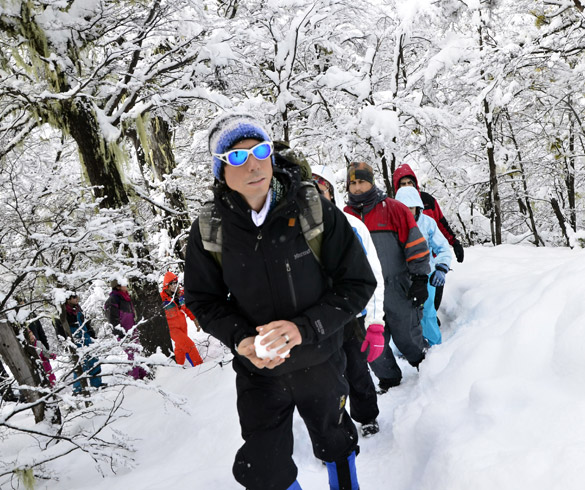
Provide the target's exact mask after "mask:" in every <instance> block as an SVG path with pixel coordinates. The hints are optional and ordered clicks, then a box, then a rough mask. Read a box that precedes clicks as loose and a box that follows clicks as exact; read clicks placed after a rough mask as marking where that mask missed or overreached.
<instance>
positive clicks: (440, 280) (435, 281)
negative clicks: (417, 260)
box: [430, 264, 449, 287]
mask: <svg viewBox="0 0 585 490" xmlns="http://www.w3.org/2000/svg"><path fill="white" fill-rule="evenodd" d="M447 272H449V267H447V266H446V265H445V264H437V265H436V266H435V272H433V273H432V274H431V280H430V283H431V286H434V287H439V286H444V285H445V274H447Z"/></svg>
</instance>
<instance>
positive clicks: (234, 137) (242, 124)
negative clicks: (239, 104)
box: [208, 113, 274, 181]
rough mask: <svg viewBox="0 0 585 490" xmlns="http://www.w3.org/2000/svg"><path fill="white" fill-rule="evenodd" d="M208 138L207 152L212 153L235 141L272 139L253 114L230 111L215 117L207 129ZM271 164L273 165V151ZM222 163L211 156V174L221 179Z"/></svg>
mask: <svg viewBox="0 0 585 490" xmlns="http://www.w3.org/2000/svg"><path fill="white" fill-rule="evenodd" d="M208 138H209V140H208V144H209V152H210V153H211V154H212V155H213V154H214V153H225V152H226V151H228V150H229V149H230V148H232V147H233V146H234V145H235V144H236V143H239V142H240V141H242V140H246V139H255V140H258V141H272V138H270V136H269V135H268V132H267V131H266V130H265V129H264V128H263V127H262V125H261V124H260V122H258V120H257V119H255V118H254V116H252V115H250V114H245V113H230V114H227V115H223V116H221V117H219V118H218V119H216V120H215V121H214V122H213V124H212V125H211V128H210V129H209V136H208ZM272 164H273V165H274V153H273V154H272ZM223 165H224V162H222V161H221V160H220V159H219V158H217V157H213V175H215V178H216V179H218V180H221V181H223V172H222V168H223Z"/></svg>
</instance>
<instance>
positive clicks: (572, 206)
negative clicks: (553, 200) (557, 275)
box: [565, 116, 577, 231]
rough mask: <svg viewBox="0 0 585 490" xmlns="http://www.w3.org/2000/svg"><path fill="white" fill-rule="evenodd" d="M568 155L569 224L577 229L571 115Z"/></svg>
mask: <svg viewBox="0 0 585 490" xmlns="http://www.w3.org/2000/svg"><path fill="white" fill-rule="evenodd" d="M569 117H570V119H571V122H570V124H569V155H568V157H565V165H566V170H565V172H566V177H565V184H566V186H567V198H568V200H569V224H570V225H571V228H573V231H577V209H576V200H575V124H574V120H573V117H571V116H569Z"/></svg>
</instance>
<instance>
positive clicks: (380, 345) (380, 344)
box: [361, 323, 385, 362]
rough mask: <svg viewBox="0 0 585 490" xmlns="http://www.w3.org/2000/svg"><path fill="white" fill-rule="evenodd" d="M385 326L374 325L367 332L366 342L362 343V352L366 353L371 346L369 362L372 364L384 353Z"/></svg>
mask: <svg viewBox="0 0 585 490" xmlns="http://www.w3.org/2000/svg"><path fill="white" fill-rule="evenodd" d="M384 344H385V341H384V325H379V324H377V323H372V324H371V325H370V326H369V327H368V330H367V332H366V340H364V341H363V343H362V348H361V351H362V352H365V351H366V349H367V348H368V346H370V352H369V353H368V359H367V360H368V362H372V361H374V360H376V359H378V357H380V355H381V354H382V352H384Z"/></svg>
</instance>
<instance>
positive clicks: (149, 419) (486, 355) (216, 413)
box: [2, 245, 585, 490]
mask: <svg viewBox="0 0 585 490" xmlns="http://www.w3.org/2000/svg"><path fill="white" fill-rule="evenodd" d="M465 253H466V257H465V262H464V263H463V264H458V263H456V262H455V263H454V264H453V266H452V268H453V271H452V272H450V273H449V274H448V275H447V283H446V288H445V296H444V300H443V305H442V306H441V310H440V311H439V317H440V318H441V320H442V330H443V338H444V343H443V344H442V345H440V346H436V347H434V348H433V349H432V350H431V351H430V352H429V354H428V358H427V359H426V360H425V361H424V362H423V364H422V365H421V369H420V372H417V371H416V370H414V369H413V368H411V367H409V366H408V365H406V364H404V363H403V362H402V361H400V362H401V366H402V368H403V372H404V380H403V383H402V384H401V385H400V386H399V387H397V388H393V389H392V390H391V391H390V392H388V393H387V394H385V395H382V396H380V397H379V405H380V410H381V414H380V417H379V423H380V429H381V430H380V433H378V434H377V435H375V436H373V437H370V438H368V439H365V440H361V441H360V446H361V454H360V455H359V457H358V459H357V466H358V476H359V479H360V485H361V489H362V490H375V489H380V488H388V489H392V490H425V489H429V490H431V489H432V490H469V489H473V490H495V489H497V490H518V489H530V490H554V489H558V490H581V489H582V488H584V476H583V475H584V474H585V423H583V414H584V413H585V389H584V386H585V385H584V383H583V374H584V373H585V348H584V346H585V329H584V328H583V326H584V325H585V302H584V301H583V300H584V298H585V294H584V292H585V286H584V285H583V284H584V279H583V278H584V277H585V250H583V249H575V250H570V249H565V248H533V247H529V246H519V245H516V246H512V245H504V246H499V247H495V248H492V247H480V246H476V247H472V248H468V249H466V250H465ZM191 334H192V336H193V337H194V338H195V340H196V342H197V343H198V344H199V345H203V344H205V342H206V340H207V335H205V334H204V333H195V331H194V330H193V331H191ZM201 353H202V355H203V356H206V357H205V363H204V364H203V365H202V366H199V367H197V368H190V369H183V368H180V367H173V368H159V371H158V373H157V376H156V379H155V380H154V381H153V382H151V383H152V384H153V385H157V384H158V385H160V386H161V387H162V388H164V390H165V391H167V392H172V393H175V394H176V395H178V396H182V397H184V398H185V399H186V400H187V404H186V410H184V411H183V410H179V409H177V408H176V407H174V406H173V405H169V404H168V403H167V404H166V405H165V402H164V401H163V399H162V398H161V397H160V396H157V394H156V390H154V391H152V392H151V391H143V390H137V389H134V388H130V389H129V391H127V392H126V393H127V394H126V399H125V402H124V407H125V409H126V410H129V411H131V412H132V415H131V416H130V417H128V418H125V419H121V425H118V426H117V427H116V428H117V429H118V430H120V431H122V432H124V433H126V434H127V435H128V436H129V437H131V438H134V439H135V440H134V441H133V446H134V447H135V450H136V452H135V453H134V458H135V467H134V468H133V469H126V470H122V471H119V472H118V473H117V474H112V473H111V472H109V471H108V470H107V469H106V472H105V475H104V477H102V476H100V475H99V474H98V473H97V472H96V471H95V469H94V466H93V463H92V461H91V460H90V459H89V458H88V457H87V456H85V455H84V454H83V453H74V454H72V455H71V456H69V457H68V458H66V459H59V460H57V461H55V462H53V463H52V466H51V469H52V470H53V471H54V474H55V475H56V476H58V477H59V479H60V481H58V482H55V481H43V482H38V485H37V486H36V487H35V488H43V489H52V490H56V489H63V490H65V489H67V490H70V489H76V490H85V489H87V490H89V489H91V490H127V489H128V488H140V489H141V490H155V489H156V490H159V489H167V488H190V489H221V490H236V489H240V488H242V487H240V486H239V485H238V484H237V483H236V482H235V481H234V479H233V477H232V474H231V466H232V461H233V457H234V455H235V452H236V451H237V449H238V447H239V446H240V445H241V439H240V429H239V424H238V417H237V412H236V401H235V387H234V378H235V375H234V372H233V370H232V369H231V365H229V364H228V365H227V366H224V367H220V366H219V365H218V363H217V361H218V360H219V359H220V358H221V357H222V354H221V348H219V346H218V345H217V344H214V343H212V344H211V346H210V348H209V352H207V349H205V348H202V352H201ZM218 353H219V354H218ZM294 432H295V454H294V457H295V461H296V462H297V464H298V466H299V476H298V480H299V482H300V484H301V486H302V488H303V489H304V490H323V489H324V488H327V487H328V485H327V471H326V469H325V467H324V466H322V465H321V463H320V462H319V461H317V459H315V458H314V457H313V455H312V451H311V447H310V443H309V438H308V434H307V431H306V429H305V428H304V426H303V425H302V421H301V420H300V419H299V418H298V416H296V418H295V425H294ZM26 441H27V439H26V438H25V437H23V436H13V437H11V438H8V439H7V440H3V442H2V447H3V448H4V449H2V453H3V456H8V455H10V456H12V455H13V453H16V452H26V451H27V450H31V451H32V450H34V447H32V446H31V447H30V448H27V447H26V444H27V442H26ZM37 450H38V448H37ZM5 451H7V452H5Z"/></svg>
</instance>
